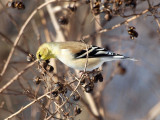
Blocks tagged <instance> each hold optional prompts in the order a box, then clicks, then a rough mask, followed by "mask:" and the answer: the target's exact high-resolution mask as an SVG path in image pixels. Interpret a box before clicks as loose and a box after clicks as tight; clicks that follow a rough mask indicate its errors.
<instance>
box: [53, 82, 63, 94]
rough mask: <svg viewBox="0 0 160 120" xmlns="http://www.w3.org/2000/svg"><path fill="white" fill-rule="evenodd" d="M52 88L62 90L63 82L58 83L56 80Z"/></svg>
mask: <svg viewBox="0 0 160 120" xmlns="http://www.w3.org/2000/svg"><path fill="white" fill-rule="evenodd" d="M54 88H55V89H56V90H58V91H59V92H62V90H63V84H62V83H60V82H57V83H55V86H54Z"/></svg>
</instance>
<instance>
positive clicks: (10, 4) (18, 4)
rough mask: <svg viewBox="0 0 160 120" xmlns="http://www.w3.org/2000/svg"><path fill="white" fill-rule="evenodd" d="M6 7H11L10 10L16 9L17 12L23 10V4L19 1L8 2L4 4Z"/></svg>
mask: <svg viewBox="0 0 160 120" xmlns="http://www.w3.org/2000/svg"><path fill="white" fill-rule="evenodd" d="M6 6H7V7H12V8H17V9H18V10H24V9H25V5H24V4H23V2H20V1H13V2H11V1H9V2H8V3H7V4H6Z"/></svg>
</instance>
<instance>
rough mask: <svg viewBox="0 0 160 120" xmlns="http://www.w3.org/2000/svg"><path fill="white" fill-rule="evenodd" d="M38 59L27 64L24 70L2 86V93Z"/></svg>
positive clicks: (0, 90) (0, 91) (0, 89)
mask: <svg viewBox="0 0 160 120" xmlns="http://www.w3.org/2000/svg"><path fill="white" fill-rule="evenodd" d="M36 62H37V61H34V62H32V63H30V64H29V65H27V66H26V67H25V68H24V69H23V70H22V71H20V72H19V73H18V74H17V75H15V76H14V77H13V78H12V79H11V80H10V81H9V82H8V83H6V84H5V85H4V86H3V87H2V88H0V93H2V92H3V91H4V90H5V89H6V88H8V87H9V86H10V85H11V84H12V83H13V82H14V81H16V80H17V79H18V78H19V77H20V76H21V75H22V74H23V73H24V72H25V71H26V70H27V69H29V68H30V67H32V66H33V65H34V64H35V63H36Z"/></svg>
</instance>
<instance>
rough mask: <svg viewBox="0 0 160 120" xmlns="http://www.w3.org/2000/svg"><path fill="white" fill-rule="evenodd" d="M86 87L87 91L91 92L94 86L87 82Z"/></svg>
mask: <svg viewBox="0 0 160 120" xmlns="http://www.w3.org/2000/svg"><path fill="white" fill-rule="evenodd" d="M84 89H85V91H86V92H87V93H90V92H92V91H93V86H92V85H91V84H87V85H86V86H85V87H84Z"/></svg>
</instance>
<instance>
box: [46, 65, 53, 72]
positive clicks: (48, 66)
mask: <svg viewBox="0 0 160 120" xmlns="http://www.w3.org/2000/svg"><path fill="white" fill-rule="evenodd" d="M46 70H47V71H48V72H53V70H54V68H53V67H52V66H51V65H47V67H46Z"/></svg>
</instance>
